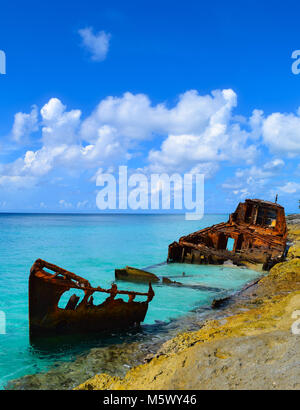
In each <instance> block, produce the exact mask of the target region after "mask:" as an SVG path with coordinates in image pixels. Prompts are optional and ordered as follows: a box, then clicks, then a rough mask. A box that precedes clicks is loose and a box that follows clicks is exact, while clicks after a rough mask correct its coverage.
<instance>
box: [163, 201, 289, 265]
mask: <svg viewBox="0 0 300 410" xmlns="http://www.w3.org/2000/svg"><path fill="white" fill-rule="evenodd" d="M229 238H231V240H232V243H233V244H232V249H229V248H228V240H229ZM286 238H287V229H286V222H285V215H284V208H283V207H282V206H280V205H278V204H276V203H272V202H267V201H261V200H250V199H247V200H246V201H245V203H240V204H239V205H238V207H237V209H236V211H235V212H234V213H232V214H231V215H230V217H229V220H228V222H224V223H220V224H218V225H214V226H211V227H209V228H205V229H202V230H200V231H197V232H194V233H192V234H190V235H187V236H183V237H181V238H180V239H179V241H178V242H173V243H172V244H170V245H169V252H168V262H182V263H195V264H202V263H210V264H221V263H223V262H224V261H226V260H232V262H233V263H235V264H242V263H243V262H245V261H247V262H250V263H261V264H263V265H264V267H265V268H267V267H268V266H271V265H272V264H274V263H276V262H278V261H280V260H282V259H283V257H284V254H285V249H286Z"/></svg>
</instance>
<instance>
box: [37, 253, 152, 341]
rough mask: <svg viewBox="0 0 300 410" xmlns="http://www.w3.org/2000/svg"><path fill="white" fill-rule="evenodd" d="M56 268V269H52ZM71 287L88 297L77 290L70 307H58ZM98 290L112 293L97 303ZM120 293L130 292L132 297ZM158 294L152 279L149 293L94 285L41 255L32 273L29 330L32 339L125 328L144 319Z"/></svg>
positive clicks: (127, 293) (114, 286)
mask: <svg viewBox="0 0 300 410" xmlns="http://www.w3.org/2000/svg"><path fill="white" fill-rule="evenodd" d="M49 270H50V271H52V272H49ZM70 289H80V290H82V291H83V292H84V297H83V299H82V301H81V302H79V300H80V297H79V296H77V295H76V294H73V295H72V296H71V297H70V299H69V301H68V303H67V305H66V307H65V308H64V309H63V308H60V307H58V303H59V300H60V298H61V297H62V295H63V294H64V293H65V292H67V291H69V290H70ZM95 292H102V293H107V294H108V295H109V296H108V297H107V299H106V300H105V301H104V302H103V303H101V304H100V305H94V303H93V294H94V293H95ZM117 295H127V296H128V301H124V300H123V299H121V298H118V299H116V296H117ZM136 296H145V297H147V299H146V300H145V301H144V302H136V301H135V300H134V299H135V297H136ZM153 297H154V292H153V289H152V286H151V283H149V290H148V293H141V292H133V291H132V292H131V291H123V290H118V288H117V285H116V284H113V285H112V287H111V288H110V289H102V288H101V287H100V286H99V287H96V288H95V287H92V286H91V284H90V283H89V281H88V280H86V279H84V278H82V277H80V276H78V275H75V274H74V273H72V272H69V271H67V270H65V269H62V268H60V267H58V266H56V265H53V264H51V263H48V262H46V261H43V260H41V259H37V260H36V261H35V263H34V264H33V266H32V268H31V270H30V276H29V333H30V339H31V340H32V339H33V338H35V337H40V336H47V335H57V334H71V333H74V334H82V333H91V332H94V333H95V332H102V331H107V330H115V329H125V328H128V327H132V326H137V325H139V324H140V323H141V322H143V321H144V318H145V316H146V313H147V310H148V304H149V303H150V302H151V300H152V299H153Z"/></svg>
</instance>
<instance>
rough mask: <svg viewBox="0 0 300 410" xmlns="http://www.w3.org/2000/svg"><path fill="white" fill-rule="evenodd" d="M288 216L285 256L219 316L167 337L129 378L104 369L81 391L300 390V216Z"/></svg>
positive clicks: (83, 385) (222, 310)
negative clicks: (298, 314)
mask: <svg viewBox="0 0 300 410" xmlns="http://www.w3.org/2000/svg"><path fill="white" fill-rule="evenodd" d="M287 222H288V229H289V240H290V241H291V242H292V246H291V247H290V249H289V252H288V257H287V260H286V261H285V262H282V263H279V264H277V265H275V266H274V267H273V268H272V269H271V270H270V272H269V274H268V275H266V276H264V277H263V278H262V279H260V280H259V281H258V282H257V283H255V284H253V285H252V286H250V287H248V288H247V289H246V290H244V291H243V292H242V293H240V294H237V295H236V296H235V297H233V298H232V299H231V300H230V301H229V303H227V305H226V306H225V307H223V308H221V310H220V311H219V315H218V319H210V320H207V321H205V322H204V323H202V325H201V327H200V328H199V329H197V330H194V331H189V332H184V333H180V334H178V335H177V336H175V337H173V338H172V339H170V340H168V341H166V342H165V343H164V344H163V345H162V346H161V347H160V348H159V349H158V351H157V352H156V353H155V354H154V355H152V356H151V357H149V356H148V357H147V360H146V363H144V364H141V365H139V366H136V367H134V368H132V369H130V370H129V371H128V372H127V373H126V374H125V375H124V376H119V375H118V376H113V375H109V374H107V373H102V374H99V375H96V376H94V377H92V378H91V379H89V380H87V381H86V382H84V383H83V384H81V385H80V386H78V387H77V389H79V390H97V389H100V390H105V389H110V390H127V389H136V390H138V389H149V390H151V389H170V390H172V389H300V367H299V362H300V345H299V342H300V335H298V334H295V333H297V332H295V326H296V324H295V321H296V320H297V318H296V313H295V311H297V310H300V215H290V216H288V217H287ZM293 314H294V317H292V315H293ZM292 326H293V329H294V331H292ZM296 328H297V326H296ZM299 328H300V326H299ZM296 330H297V329H296ZM299 333H300V332H299Z"/></svg>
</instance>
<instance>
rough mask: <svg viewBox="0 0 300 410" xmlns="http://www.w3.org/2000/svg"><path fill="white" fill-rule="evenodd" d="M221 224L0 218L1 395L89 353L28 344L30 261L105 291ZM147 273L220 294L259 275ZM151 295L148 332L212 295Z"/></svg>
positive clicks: (144, 218) (174, 219)
mask: <svg viewBox="0 0 300 410" xmlns="http://www.w3.org/2000/svg"><path fill="white" fill-rule="evenodd" d="M226 219H227V215H207V216H205V217H204V218H203V219H202V220H201V221H186V220H185V219H184V215H78V214H77V215H65V214H60V215H46V214H44V215H41V214H39V215H38V214H35V215H31V214H0V239H1V248H0V249H1V251H0V295H1V298H0V310H2V311H3V312H5V315H6V334H0V388H1V387H3V386H4V385H5V384H6V383H7V381H8V380H11V379H15V378H17V377H21V376H23V375H25V374H30V373H37V372H41V371H44V370H46V369H48V368H49V366H51V365H53V364H54V363H55V362H59V361H61V360H70V359H72V357H74V355H76V354H77V353H78V352H79V351H80V348H84V347H85V348H87V345H85V346H77V350H74V349H72V348H70V347H69V346H67V345H62V346H61V347H60V348H59V349H57V348H56V349H55V350H54V351H51V352H50V353H49V352H47V351H44V350H40V349H37V348H33V347H31V346H30V345H29V340H28V292H27V286H28V275H29V269H30V267H31V265H32V264H33V262H34V261H35V259H37V258H42V259H45V260H47V261H49V262H52V263H54V264H56V265H59V266H62V267H64V268H65V269H68V270H70V271H72V272H75V273H76V274H78V275H80V276H84V277H85V278H87V279H88V280H89V281H90V282H91V283H92V284H93V285H95V286H98V285H100V286H102V287H110V285H111V283H112V281H113V280H114V269H115V268H118V267H119V268H121V267H124V266H125V265H131V266H135V267H139V268H146V267H149V266H153V265H155V264H158V263H160V262H163V261H165V260H166V257H167V250H168V244H169V243H171V242H173V241H174V240H177V239H178V238H179V237H180V236H182V235H184V234H188V233H190V232H193V231H196V230H198V229H201V228H203V227H205V226H209V225H212V224H215V223H218V222H221V221H224V220H226ZM150 270H151V271H152V272H154V273H156V274H157V275H158V276H168V277H169V278H172V279H173V280H176V281H179V282H182V283H185V284H189V285H195V284H199V283H200V284H203V285H208V286H210V287H215V288H220V289H223V291H226V290H228V291H229V290H235V289H238V288H239V287H241V286H242V285H243V284H244V283H245V282H247V281H249V280H252V279H253V278H255V277H256V276H257V273H256V272H253V271H251V270H248V269H238V268H230V267H220V266H207V265H206V266H205V265H203V266H197V265H181V264H171V265H161V266H156V267H154V268H151V269H150ZM183 271H184V272H185V276H182V272H183ZM118 287H119V289H131V290H137V291H147V286H146V285H143V284H134V283H126V282H118ZM154 291H155V294H156V295H155V298H154V300H153V301H152V302H151V304H150V306H149V310H148V314H147V316H146V320H145V328H148V327H149V326H148V327H147V326H146V325H151V324H154V323H155V321H168V320H170V319H172V318H178V317H180V316H182V315H184V314H186V313H187V312H188V311H190V310H192V309H195V308H197V307H199V306H202V305H207V304H209V303H210V302H211V301H212V299H213V298H214V297H215V296H216V293H215V292H214V291H206V290H199V289H192V288H181V287H174V286H164V285H154ZM72 293H73V292H72ZM67 299H68V298H65V299H62V302H63V303H65V302H66V300H67ZM100 301H101V297H100V296H98V299H96V298H95V303H98V302H100ZM149 328H151V326H150V327H149ZM106 343H108V342H106Z"/></svg>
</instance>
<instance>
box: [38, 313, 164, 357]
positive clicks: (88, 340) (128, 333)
mask: <svg viewBox="0 0 300 410" xmlns="http://www.w3.org/2000/svg"><path fill="white" fill-rule="evenodd" d="M169 323H170V322H162V321H156V323H155V324H151V325H142V326H139V327H135V328H131V329H127V330H115V331H113V332H112V331H110V332H101V333H97V334H88V335H83V334H75V335H74V334H72V335H55V336H46V337H41V338H37V339H35V340H34V342H31V346H30V353H31V354H32V355H35V356H38V357H39V358H43V357H45V358H46V357H49V356H53V357H57V358H59V357H61V356H65V355H66V354H67V355H72V356H73V355H74V354H79V353H83V352H85V351H87V350H90V349H92V348H98V347H107V346H111V345H118V344H122V343H133V342H137V341H143V340H145V338H147V337H151V335H157V334H159V333H162V332H164V328H165V327H166V326H167V325H168V324H169Z"/></svg>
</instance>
